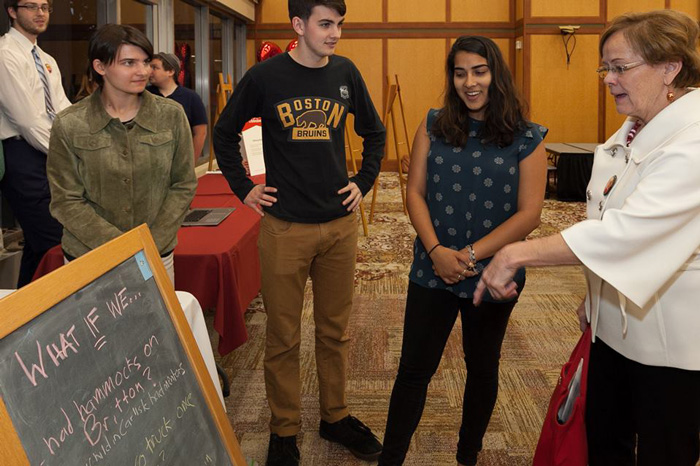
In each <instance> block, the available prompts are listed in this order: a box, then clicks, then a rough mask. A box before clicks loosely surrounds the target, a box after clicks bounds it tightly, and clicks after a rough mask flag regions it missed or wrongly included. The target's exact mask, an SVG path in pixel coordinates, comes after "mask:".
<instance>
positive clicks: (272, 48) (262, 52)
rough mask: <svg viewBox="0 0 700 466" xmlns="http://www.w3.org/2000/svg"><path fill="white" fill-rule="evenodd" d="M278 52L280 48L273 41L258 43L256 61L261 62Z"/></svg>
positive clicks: (280, 50)
mask: <svg viewBox="0 0 700 466" xmlns="http://www.w3.org/2000/svg"><path fill="white" fill-rule="evenodd" d="M280 53H282V49H281V48H280V47H279V45H277V44H275V43H274V42H268V41H265V42H263V43H262V44H260V48H259V49H258V53H257V55H256V58H257V59H258V62H261V61H265V60H267V59H268V58H272V57H274V56H275V55H278V54H280Z"/></svg>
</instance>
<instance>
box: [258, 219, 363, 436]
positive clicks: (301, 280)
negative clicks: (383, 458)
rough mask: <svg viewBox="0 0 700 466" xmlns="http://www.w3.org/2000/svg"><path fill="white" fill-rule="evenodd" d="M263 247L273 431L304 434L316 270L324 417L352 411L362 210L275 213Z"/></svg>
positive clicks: (265, 227)
mask: <svg viewBox="0 0 700 466" xmlns="http://www.w3.org/2000/svg"><path fill="white" fill-rule="evenodd" d="M258 248H259V250H260V266H261V269H262V270H261V271H262V296H263V301H264V304H265V309H266V311H267V340H266V346H265V389H266V391H267V399H268V403H269V404H270V410H271V411H272V418H271V420H270V431H271V432H272V433H274V434H277V435H280V436H283V437H284V436H289V435H296V434H297V433H298V432H299V430H300V429H301V395H300V393H301V381H300V370H299V346H300V341H301V312H302V307H303V304H304V287H305V285H306V280H307V277H309V276H310V277H311V280H312V284H313V294H314V323H315V327H316V330H315V340H316V343H315V348H316V370H317V372H318V383H319V391H320V393H319V399H320V405H321V419H323V420H324V421H327V422H336V421H338V420H340V419H342V418H344V417H345V416H347V415H348V408H347V404H346V402H345V370H346V366H347V359H348V349H349V339H348V336H347V335H346V333H345V329H346V327H347V324H348V320H349V318H350V311H351V309H352V297H353V293H354V275H355V256H356V251H357V225H356V219H355V215H347V216H345V217H342V218H339V219H336V220H333V221H330V222H327V223H320V224H318V223H317V224H304V223H293V222H287V221H284V220H280V219H278V218H275V217H273V216H272V215H269V214H267V215H265V217H263V219H262V223H261V227H260V236H259V238H258Z"/></svg>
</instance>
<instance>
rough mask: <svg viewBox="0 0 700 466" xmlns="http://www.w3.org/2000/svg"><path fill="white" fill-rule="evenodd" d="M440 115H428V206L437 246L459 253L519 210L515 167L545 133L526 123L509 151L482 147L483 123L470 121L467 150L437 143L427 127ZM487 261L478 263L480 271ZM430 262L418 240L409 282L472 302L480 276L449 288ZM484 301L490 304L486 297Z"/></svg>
mask: <svg viewBox="0 0 700 466" xmlns="http://www.w3.org/2000/svg"><path fill="white" fill-rule="evenodd" d="M437 114H438V110H436V109H431V110H430V111H429V112H428V118H427V126H428V136H429V137H430V151H429V152H428V164H427V180H426V199H425V200H426V202H427V204H428V209H429V211H430V216H431V219H432V222H433V227H434V228H435V233H436V234H437V237H438V240H439V241H440V244H442V245H443V246H445V247H448V248H451V249H454V250H459V249H462V248H464V247H466V246H467V245H468V244H472V243H475V242H476V241H478V240H479V239H480V238H482V237H484V236H486V235H488V234H489V233H490V232H492V231H493V230H494V229H495V228H496V227H498V226H499V225H500V224H501V223H503V222H505V221H506V220H508V219H509V218H510V217H511V216H512V215H513V214H514V213H515V212H516V211H517V208H518V180H519V175H520V170H519V163H520V161H521V160H523V159H524V158H525V157H527V156H528V155H530V154H531V153H532V152H533V151H534V150H535V148H536V147H537V146H538V145H539V144H540V142H542V140H543V139H544V137H545V135H546V134H547V128H545V127H543V126H540V125H537V124H534V123H528V125H527V128H525V129H524V130H523V131H521V132H519V133H518V134H516V135H515V139H514V141H513V143H512V144H511V145H510V146H507V147H498V146H496V145H495V144H488V145H485V144H483V143H482V142H481V140H480V139H479V137H478V134H479V132H480V129H481V125H482V124H483V122H481V121H477V120H473V119H471V118H470V119H469V138H468V140H467V144H466V146H465V147H455V146H452V145H449V144H447V143H446V142H445V141H444V140H441V139H438V138H436V137H435V136H434V135H433V134H432V132H431V130H430V129H431V128H432V125H433V122H434V121H435V117H436V116H437ZM489 261H490V258H489V259H485V260H481V261H479V263H480V264H481V265H483V266H484V267H485V266H486V265H487V264H488V263H489ZM432 265H433V264H432V261H431V260H430V258H429V257H428V253H427V251H426V250H425V247H424V246H423V243H422V242H421V241H420V238H417V237H416V240H415V242H414V247H413V265H412V267H411V271H410V274H409V279H410V280H411V281H413V282H415V283H416V284H418V285H421V286H423V287H426V288H436V289H446V290H448V291H451V292H452V293H454V294H456V295H457V296H459V297H460V298H471V297H472V296H473V294H474V289H475V288H476V283H477V281H478V278H479V277H478V276H476V277H473V278H467V279H466V280H463V281H461V282H459V283H457V284H454V285H447V284H446V283H445V282H443V281H442V279H440V277H437V276H436V275H435V273H434V272H433V269H432ZM515 282H516V283H517V284H518V289H519V290H522V287H523V285H524V284H525V270H524V269H520V270H519V271H518V273H517V274H516V276H515ZM484 300H485V301H493V298H491V296H490V295H488V293H487V294H486V295H485V296H484Z"/></svg>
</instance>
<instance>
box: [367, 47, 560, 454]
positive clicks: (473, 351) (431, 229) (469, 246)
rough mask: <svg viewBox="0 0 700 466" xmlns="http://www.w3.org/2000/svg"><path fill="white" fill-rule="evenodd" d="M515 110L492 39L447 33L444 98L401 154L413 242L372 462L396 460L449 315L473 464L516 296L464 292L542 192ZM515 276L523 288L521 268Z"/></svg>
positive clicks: (533, 153) (531, 141)
mask: <svg viewBox="0 0 700 466" xmlns="http://www.w3.org/2000/svg"><path fill="white" fill-rule="evenodd" d="M523 114H524V104H523V103H522V101H521V100H520V99H519V97H518V93H517V91H516V89H515V86H514V84H513V78H512V76H511V74H510V71H509V70H508V68H507V66H506V64H505V62H504V60H503V56H502V55H501V53H500V51H499V49H498V47H497V46H496V44H495V43H494V42H493V41H491V40H490V39H487V38H484V37H474V36H472V37H460V38H459V39H457V41H456V42H455V44H454V45H453V47H452V50H451V52H450V54H449V56H448V57H447V84H446V91H445V98H444V106H443V108H441V109H439V110H434V109H432V110H430V111H429V112H428V115H427V117H426V118H425V120H424V121H423V122H422V123H421V125H420V127H419V128H418V131H417V132H416V135H415V139H414V143H413V152H412V154H411V164H410V171H409V176H408V188H407V201H408V211H409V215H410V217H411V223H412V224H413V226H414V227H415V229H416V231H417V232H418V238H416V242H415V246H414V251H413V266H412V267H411V272H410V275H409V279H410V282H409V287H408V296H407V301H406V316H405V321H404V334H403V347H402V351H401V361H400V364H399V371H398V376H397V378H396V382H395V384H394V389H393V392H392V395H391V403H390V406H389V417H388V420H387V426H386V434H385V437H384V450H383V451H382V455H381V457H380V459H379V464H380V465H383V466H389V465H397V464H402V463H403V461H404V458H405V456H406V451H407V450H408V446H409V444H410V441H411V437H412V435H413V432H414V431H415V429H416V427H417V426H418V422H419V420H420V417H421V414H422V412H423V407H424V405H425V398H426V393H427V389H428V384H429V383H430V379H431V377H432V376H433V374H434V373H435V371H436V370H437V367H438V364H439V363H440V359H441V357H442V352H443V350H444V348H445V344H446V342H447V338H448V337H449V335H450V332H451V331H452V327H453V326H454V323H455V321H456V319H457V315H458V314H460V315H461V318H462V337H463V348H464V359H465V362H466V366H467V382H466V386H465V390H464V400H463V412H462V426H461V428H460V430H459V443H458V446H457V462H458V464H460V465H474V464H476V458H477V454H478V452H479V451H480V450H481V447H482V439H483V436H484V432H485V431H486V427H487V426H488V423H489V419H490V418H491V413H492V412H493V408H494V406H495V403H496V395H497V392H498V362H499V358H500V350H501V344H502V342H503V337H504V335H505V331H506V326H507V325H508V318H509V317H510V313H511V311H512V309H513V306H515V303H516V301H517V299H516V300H512V301H508V302H499V301H496V300H493V299H487V298H489V297H486V298H484V302H483V303H482V304H481V306H479V307H478V308H477V307H474V305H473V304H472V296H473V294H474V289H475V287H476V283H477V281H478V274H479V272H480V271H481V270H482V269H483V267H484V266H485V265H486V264H488V262H489V260H490V258H491V257H492V256H493V255H494V254H495V253H496V252H497V251H498V250H499V249H501V248H502V247H503V246H505V245H507V244H509V243H512V242H515V241H520V240H522V239H524V238H525V237H526V236H527V235H528V234H529V233H530V232H531V231H532V230H534V229H535V228H536V227H537V226H538V225H539V223H540V212H541V210H542V203H543V199H544V190H545V182H546V166H547V162H546V155H545V150H544V143H543V142H542V140H543V138H544V136H545V134H546V132H547V130H546V129H545V128H544V127H542V126H539V125H536V124H533V123H530V122H528V121H526V120H525V119H524V116H523ZM515 281H516V283H517V284H518V289H519V290H522V288H523V285H524V284H525V271H524V270H520V271H519V273H518V276H517V277H516V280H515Z"/></svg>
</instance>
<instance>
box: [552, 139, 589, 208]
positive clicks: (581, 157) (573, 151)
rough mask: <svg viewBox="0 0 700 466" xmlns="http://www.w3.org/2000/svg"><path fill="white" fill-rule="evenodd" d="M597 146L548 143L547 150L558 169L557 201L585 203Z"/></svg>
mask: <svg viewBox="0 0 700 466" xmlns="http://www.w3.org/2000/svg"><path fill="white" fill-rule="evenodd" d="M595 146H597V144H592V143H566V144H563V143H548V144H545V148H546V150H547V152H548V153H549V154H551V155H552V156H553V157H552V159H553V162H554V165H555V166H556V167H557V199H558V200H560V201H585V200H586V187H587V186H588V181H589V180H590V179H591V171H592V170H593V153H594V149H595Z"/></svg>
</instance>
